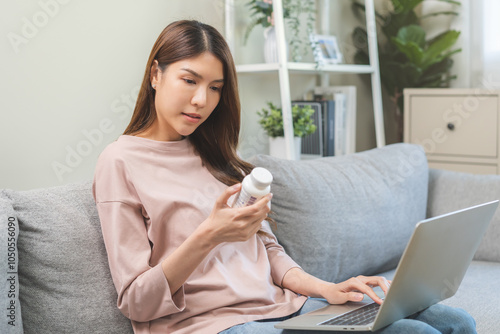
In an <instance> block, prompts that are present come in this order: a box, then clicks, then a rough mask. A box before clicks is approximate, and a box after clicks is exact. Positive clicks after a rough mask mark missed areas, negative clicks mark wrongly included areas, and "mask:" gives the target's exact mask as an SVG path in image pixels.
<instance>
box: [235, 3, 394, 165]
mask: <svg viewBox="0 0 500 334" xmlns="http://www.w3.org/2000/svg"><path fill="white" fill-rule="evenodd" d="M332 1H346V0H317V1H316V5H317V6H319V8H321V10H318V11H317V12H319V13H320V15H321V17H320V23H321V32H322V33H324V34H328V31H329V8H330V2H332ZM272 6H273V13H274V27H275V31H276V41H277V56H278V57H277V58H278V60H277V62H272V63H258V64H237V65H236V71H237V72H238V74H239V75H258V74H262V73H278V81H279V87H280V101H281V106H282V110H283V126H284V135H285V142H286V156H287V159H291V160H293V159H296V158H297V157H296V156H295V155H296V154H295V153H294V149H293V147H294V140H293V124H292V113H291V110H292V99H291V94H290V78H289V74H290V73H292V74H304V75H317V76H320V77H321V86H323V87H326V86H328V85H329V75H330V74H340V73H343V74H349V73H351V74H369V75H370V78H371V83H372V85H371V86H372V101H373V112H374V120H375V135H376V144H377V147H381V146H384V145H385V131H384V120H383V109H382V88H381V83H380V69H379V63H378V50H377V35H376V29H367V32H368V50H369V58H370V65H356V64H323V65H322V66H318V64H316V63H305V62H292V61H289V60H288V52H287V39H286V36H285V22H284V20H285V19H284V17H283V0H273V2H272ZM365 6H366V26H367V27H368V28H370V27H372V28H374V27H376V23H375V9H374V4H373V0H366V1H365ZM235 27H236V26H235V10H234V0H225V35H226V40H227V42H228V44H229V46H230V48H231V50H232V51H233V53H234V45H235V37H234V31H235ZM350 117H351V118H352V119H354V120H355V117H356V116H355V115H350ZM354 122H355V121H354ZM353 124H354V125H355V123H353ZM348 131H349V132H350V133H348V134H347V136H349V137H350V138H355V131H356V130H355V126H354V127H350V128H348ZM353 132H354V133H353ZM352 147H353V148H352V149H351V151H349V152H347V153H353V152H354V145H352Z"/></svg>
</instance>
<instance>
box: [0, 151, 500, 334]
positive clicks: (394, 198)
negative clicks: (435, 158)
mask: <svg viewBox="0 0 500 334" xmlns="http://www.w3.org/2000/svg"><path fill="white" fill-rule="evenodd" d="M252 162H253V163H254V164H256V165H258V166H262V167H266V168H268V169H269V170H270V171H271V172H272V173H273V175H274V182H273V185H272V192H273V194H274V197H273V201H272V210H273V212H274V214H275V216H274V217H275V219H276V221H277V223H278V228H277V230H276V235H277V237H278V239H279V241H280V242H281V243H282V244H283V246H284V247H285V249H286V251H287V252H288V253H289V254H290V255H291V256H292V257H293V258H294V259H295V260H296V261H297V262H298V263H299V264H300V265H301V266H303V268H304V269H305V270H307V271H309V272H310V273H312V274H314V275H316V276H319V277H321V278H323V279H327V280H331V281H341V280H344V279H347V278H349V277H351V276H356V275H359V274H364V275H373V274H379V273H385V274H386V275H388V276H391V275H392V272H393V270H394V268H395V267H396V266H397V263H398V261H399V258H400V256H401V254H402V252H403V250H404V247H405V246H406V243H407V241H408V239H409V237H410V235H411V232H412V230H413V227H414V225H415V223H417V222H418V221H419V220H422V219H424V218H425V217H427V216H435V215H438V214H442V213H446V212H449V211H452V210H455V209H461V208H464V207H466V206H469V205H473V204H479V203H482V202H486V201H490V200H494V199H498V198H500V176H497V175H488V176H481V175H470V174H462V173H455V172H450V171H441V170H429V169H428V167H427V161H426V159H425V154H424V153H423V151H422V150H421V148H420V147H418V146H415V145H410V144H394V145H388V146H386V147H383V148H380V149H373V150H369V151H365V152H360V153H356V154H352V155H347V156H341V157H330V158H322V159H316V160H303V161H286V160H279V159H276V158H272V157H269V156H264V155H260V156H256V157H254V158H253V159H252ZM499 211H500V210H499ZM0 219H1V223H2V232H1V233H0V249H1V252H2V253H3V254H4V255H3V256H1V257H0V290H1V291H2V292H1V293H2V301H4V304H2V306H1V309H2V310H3V314H4V315H3V316H2V317H1V319H3V320H2V322H1V323H0V333H22V332H23V327H24V332H25V333H37V334H43V333H106V334H109V333H120V334H123V333H131V332H132V330H131V327H130V324H129V322H128V319H126V318H125V317H124V316H123V315H122V314H121V313H120V312H119V311H118V309H117V308H116V292H115V290H114V287H113V283H112V281H111V277H110V274H109V270H108V265H107V258H106V251H105V248H104V245H103V242H102V237H101V231H100V224H99V219H98V215H97V212H96V209H95V205H94V202H93V199H92V194H91V182H90V181H87V182H82V183H74V184H69V185H64V186H59V187H53V188H47V189H35V190H31V191H12V190H1V191H0ZM499 241H500V213H499V212H497V213H496V214H495V217H494V218H493V221H492V222H491V225H490V226H489V229H488V231H487V233H486V236H485V237H484V240H483V241H482V243H481V245H480V247H479V249H478V251H477V253H476V256H475V259H474V262H473V263H472V265H471V266H470V268H469V270H468V272H467V274H466V277H465V279H464V281H463V282H462V284H461V286H460V288H459V290H458V292H457V294H456V295H455V296H454V297H452V298H450V299H448V300H446V301H444V302H443V303H444V304H448V305H452V306H457V307H461V308H464V309H465V310H467V311H468V312H470V313H471V314H472V315H473V316H474V317H475V319H476V321H477V328H478V332H479V333H498V328H496V326H495V325H494V320H495V318H497V317H498V314H499V311H500V307H499V306H498V304H497V301H498V299H499V298H498V297H499V296H500V292H499V283H500V263H499V262H500V242H499ZM16 243H17V249H16V247H15V246H16Z"/></svg>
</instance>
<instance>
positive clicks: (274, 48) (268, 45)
mask: <svg viewBox="0 0 500 334" xmlns="http://www.w3.org/2000/svg"><path fill="white" fill-rule="evenodd" d="M264 39H265V41H264V60H265V62H266V63H277V62H278V43H277V41H276V30H275V29H274V26H270V27H267V28H266V29H265V30H264Z"/></svg>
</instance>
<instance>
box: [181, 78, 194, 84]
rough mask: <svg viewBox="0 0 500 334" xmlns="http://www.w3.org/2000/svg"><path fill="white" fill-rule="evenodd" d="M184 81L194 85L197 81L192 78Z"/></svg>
mask: <svg viewBox="0 0 500 334" xmlns="http://www.w3.org/2000/svg"><path fill="white" fill-rule="evenodd" d="M184 81H185V82H186V83H188V84H190V85H193V84H195V83H196V82H195V81H194V80H191V79H184Z"/></svg>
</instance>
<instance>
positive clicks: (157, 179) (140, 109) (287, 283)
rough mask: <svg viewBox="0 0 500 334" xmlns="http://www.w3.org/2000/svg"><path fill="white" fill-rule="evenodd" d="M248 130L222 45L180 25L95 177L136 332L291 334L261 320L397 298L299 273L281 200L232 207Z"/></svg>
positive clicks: (122, 296) (115, 270) (123, 304)
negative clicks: (287, 244)
mask: <svg viewBox="0 0 500 334" xmlns="http://www.w3.org/2000/svg"><path fill="white" fill-rule="evenodd" d="M239 126H240V105H239V98H238V87H237V81H236V73H235V67H234V63H233V60H232V56H231V54H230V52H229V48H228V46H227V44H226V43H225V41H224V39H223V37H222V36H221V35H220V34H219V33H218V32H217V31H216V30H215V29H214V28H212V27H210V26H208V25H205V24H202V23H199V22H196V21H179V22H174V23H172V24H170V25H169V26H168V27H166V28H165V30H164V31H163V32H162V33H161V34H160V36H159V38H158V40H157V41H156V43H155V45H154V46H153V50H152V52H151V55H150V57H149V60H148V63H147V66H146V72H145V76H144V79H143V82H142V86H141V90H140V93H139V96H138V99H137V105H136V107H135V110H134V114H133V116H132V119H131V122H130V124H129V126H128V127H127V129H126V130H125V132H124V135H122V136H120V138H119V139H118V140H117V141H116V142H114V143H112V144H110V145H109V146H108V147H107V148H106V149H105V150H104V151H103V153H102V154H101V156H100V157H99V161H98V164H97V168H96V173H95V179H94V197H95V199H96V203H97V208H98V211H99V216H100V219H101V222H102V232H103V236H104V241H105V244H106V249H107V252H108V257H109V265H110V269H111V273H112V277H113V282H114V284H115V286H116V289H117V291H118V307H119V309H120V310H121V311H122V312H123V314H124V315H125V316H127V317H128V318H130V319H131V321H132V325H133V328H134V331H135V332H136V333H218V332H221V331H226V332H228V333H230V332H233V333H245V332H246V331H248V332H249V333H250V332H252V331H253V330H254V329H255V328H257V329H256V330H258V331H259V332H263V333H275V332H278V333H280V332H281V331H280V330H277V329H274V327H273V325H274V322H273V321H261V320H264V319H267V320H269V319H277V318H282V317H285V316H290V315H294V314H298V312H299V310H300V312H303V311H306V310H309V309H311V308H317V307H319V306H322V305H323V304H324V303H326V302H328V303H345V302H347V301H358V300H361V299H362V298H363V294H366V295H368V296H369V297H371V298H372V299H373V300H374V301H375V302H377V303H381V302H382V301H381V299H380V298H379V297H378V296H377V295H376V294H375V293H374V291H373V290H372V288H371V287H372V286H380V287H381V288H382V290H383V291H384V292H385V291H387V288H388V285H389V282H388V281H387V280H385V279H384V278H383V277H363V276H360V277H357V278H352V279H350V280H348V281H346V282H343V283H339V284H333V283H328V282H325V281H322V280H319V279H317V278H315V277H313V276H311V275H309V274H307V273H305V272H304V271H303V270H302V269H300V267H299V266H298V265H297V264H296V263H295V262H294V261H293V260H292V259H291V258H290V257H288V256H287V255H286V254H285V253H284V251H283V248H282V247H281V246H280V245H279V244H278V242H277V240H276V238H275V237H274V236H273V234H272V230H271V228H270V226H269V223H268V221H271V222H272V219H269V218H267V214H268V213H269V206H268V204H269V201H270V200H271V197H272V195H269V196H266V197H264V198H262V199H261V200H259V201H258V202H256V203H255V204H253V205H251V206H248V207H244V208H234V209H233V208H231V207H230V206H228V204H227V203H230V198H231V197H232V196H234V195H235V194H237V193H238V191H239V190H240V187H241V185H240V182H241V181H242V180H243V177H244V176H245V175H246V174H247V173H249V172H250V171H251V170H252V167H253V166H251V165H250V164H248V163H247V162H245V161H243V160H241V159H240V158H239V157H238V155H237V153H236V147H237V144H238V135H239ZM306 296H310V297H321V298H324V299H325V300H326V302H324V301H322V300H315V299H308V298H307V297H306ZM304 304H305V305H304ZM424 313H427V314H431V312H430V311H426V312H423V314H424ZM448 313H449V316H450V317H452V316H454V317H455V318H456V319H458V318H460V319H462V320H463V319H464V318H465V320H466V322H467V321H468V323H470V324H473V321H472V320H471V319H469V318H467V317H464V316H463V315H462V314H461V313H458V314H454V313H453V312H451V313H450V312H448ZM408 323H409V324H408ZM417 325H419V326H427V327H425V328H427V329H428V330H433V328H432V327H430V326H429V325H427V324H425V323H421V322H418V321H413V320H412V321H410V320H404V321H401V323H400V325H399V326H400V327H397V326H398V325H397V323H395V324H394V325H391V326H389V327H388V328H387V329H386V331H389V330H390V328H391V327H393V328H395V330H396V329H397V330H400V329H401V326H403V327H404V329H405V330H411V329H412V328H417ZM262 326H263V327H264V329H262V328H261V327H262ZM412 326H413V327H412ZM430 332H431V331H430ZM469 333H470V332H469Z"/></svg>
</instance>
